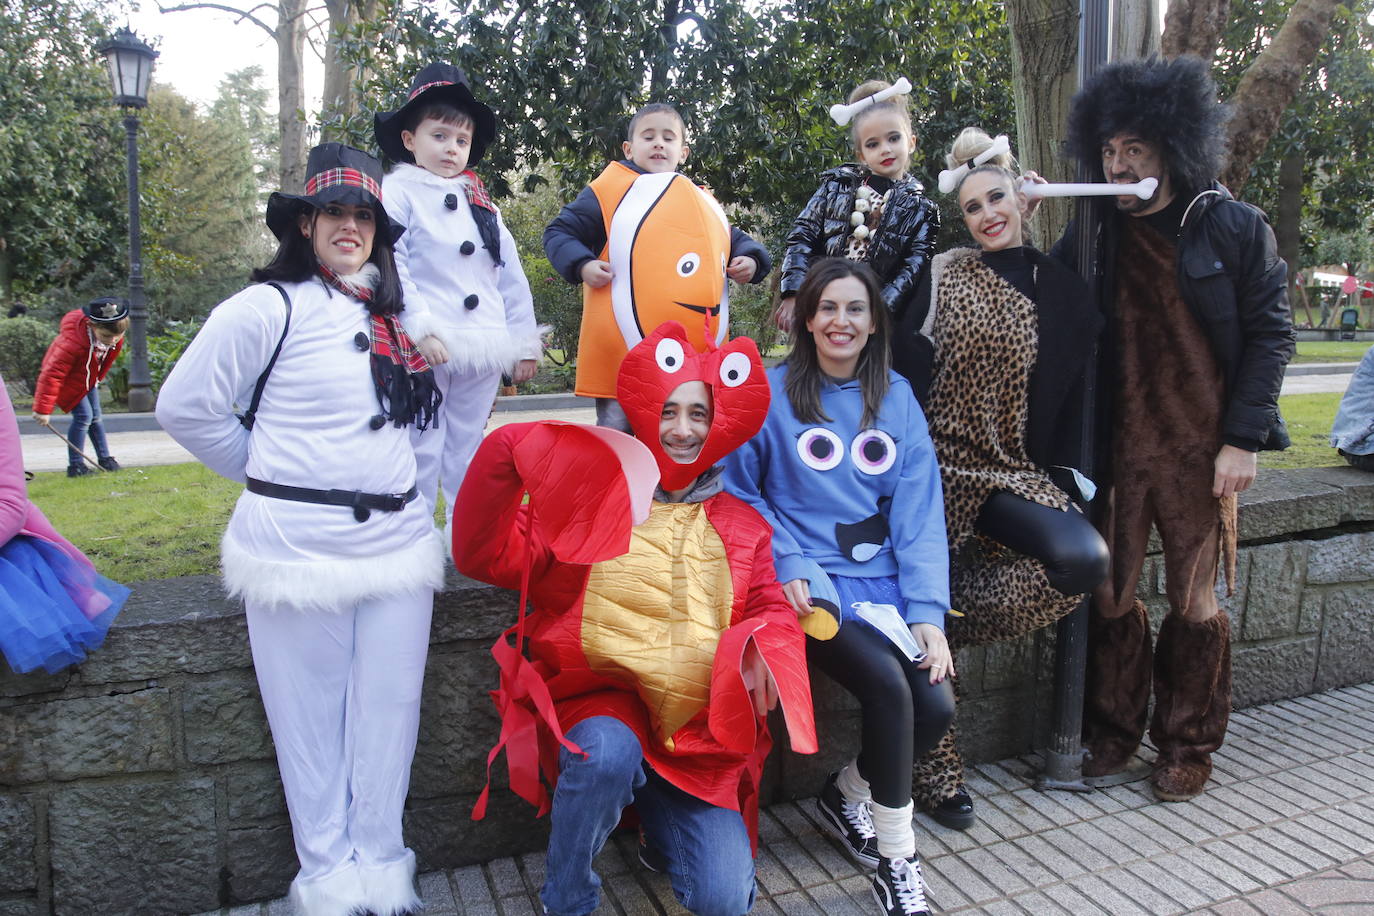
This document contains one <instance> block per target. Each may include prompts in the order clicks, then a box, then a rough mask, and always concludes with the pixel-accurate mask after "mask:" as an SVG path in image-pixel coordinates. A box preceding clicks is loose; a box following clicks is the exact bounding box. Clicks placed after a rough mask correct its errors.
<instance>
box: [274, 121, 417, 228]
mask: <svg viewBox="0 0 1374 916" xmlns="http://www.w3.org/2000/svg"><path fill="white" fill-rule="evenodd" d="M305 173H306V175H308V176H309V177H308V178H306V180H305V193H304V194H283V193H282V192H281V191H273V192H272V196H271V197H269V198H267V228H268V229H271V230H272V234H273V235H275V236H276V237H277V239H278V241H280V240H281V238H282V237H283V236H284V235H285V234H286V233H287V232H290V231H292V230H293V229H294V228H295V226H296V216H297V215H298V214H300V213H302V212H304V211H305V208H306V207H307V206H309V207H313V208H315V209H317V210H318V209H321V208H323V207H324V206H325V204H353V205H354V206H358V207H371V208H372V212H373V214H374V215H375V218H376V221H377V231H378V232H380V233H382V234H383V235H385V236H386V238H387V239H388V240H389V241H391V242H395V241H396V239H398V238H400V236H401V233H402V232H405V231H406V227H405V226H402V225H401V224H400V223H395V222H392V221H391V218H390V217H388V216H387V213H386V209H385V208H383V206H382V164H381V163H380V162H378V161H377V159H376V157H374V156H371V155H369V154H368V153H365V152H363V151H362V150H360V149H354V148H353V147H351V146H345V145H344V144H342V143H321V144H320V145H319V146H317V147H315V148H314V149H312V150H311V151H310V158H309V159H308V160H307V161H306V164H305Z"/></svg>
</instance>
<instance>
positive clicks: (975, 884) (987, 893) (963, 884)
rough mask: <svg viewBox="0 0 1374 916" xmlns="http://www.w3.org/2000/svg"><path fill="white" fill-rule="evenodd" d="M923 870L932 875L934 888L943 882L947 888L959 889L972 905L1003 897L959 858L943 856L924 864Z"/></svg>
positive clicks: (922, 864)
mask: <svg viewBox="0 0 1374 916" xmlns="http://www.w3.org/2000/svg"><path fill="white" fill-rule="evenodd" d="M921 869H922V871H930V872H931V873H932V875H933V877H932V879H931V882H930V883H931V886H932V887H935V886H936V882H937V881H943V882H944V884H945V885H946V887H947V888H954V889H957V891H958V894H959V896H961V897H963V898H965V899H966V900H968V901H969V902H970V903H987V902H988V901H989V900H996V899H997V898H998V897H999V896H1001V895H1000V894H998V892H997V891H996V890H995V889H994V888H993V887H992V886H991V885H990V884H988V883H987V882H986V881H984V880H983V879H982V877H981V876H979V875H978V874H977V873H976V872H975V871H974V870H973V869H972V868H970V867H969V866H968V865H967V864H966V863H965V862H963V861H962V860H961V858H960V857H959V856H941V857H940V858H938V859H933V860H931V861H928V862H923V863H921Z"/></svg>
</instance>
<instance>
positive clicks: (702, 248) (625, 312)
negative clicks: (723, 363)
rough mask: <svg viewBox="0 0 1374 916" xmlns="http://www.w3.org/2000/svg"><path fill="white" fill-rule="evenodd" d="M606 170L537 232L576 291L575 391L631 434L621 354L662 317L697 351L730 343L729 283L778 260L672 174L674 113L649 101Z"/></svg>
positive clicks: (677, 159)
mask: <svg viewBox="0 0 1374 916" xmlns="http://www.w3.org/2000/svg"><path fill="white" fill-rule="evenodd" d="M622 148H623V150H624V153H625V158H624V159H622V160H620V161H618V162H612V163H611V164H610V165H608V166H606V168H605V170H604V171H603V172H602V173H601V174H600V175H599V176H597V177H596V178H595V179H594V180H593V181H592V183H591V184H590V185H588V186H587V187H586V188H584V189H583V190H582V193H581V194H579V195H578V196H577V198H576V199H575V200H574V201H573V202H572V203H570V204H568V205H567V206H565V207H564V208H563V209H562V210H561V211H560V212H559V214H558V216H557V217H556V218H555V219H554V220H553V222H551V223H549V226H548V228H547V229H545V230H544V251H545V253H546V254H548V257H549V263H551V264H552V265H553V267H554V269H555V270H557V271H558V272H559V273H560V274H561V275H562V276H563V278H564V279H566V280H567V281H568V282H569V283H582V284H583V306H582V333H581V337H580V340H579V343H578V356H577V385H576V391H577V393H578V394H580V395H583V396H584V397H592V398H595V399H596V421H597V423H598V424H599V425H601V426H613V427H615V428H617V429H620V430H622V431H623V432H629V423H628V421H627V420H626V419H625V413H624V411H622V410H621V409H620V407H619V405H618V404H617V403H616V400H615V386H616V373H617V371H618V370H619V369H620V361H621V360H622V359H624V358H625V354H626V352H627V351H628V350H629V348H630V347H633V346H634V345H635V344H637V343H638V342H639V341H641V340H643V339H644V338H645V337H647V336H648V335H649V334H652V333H653V331H654V329H655V328H657V327H658V326H659V325H660V324H662V323H663V322H665V321H678V322H681V323H682V324H683V326H684V327H686V328H687V331H688V336H689V338H690V340H691V343H692V345H693V346H694V347H695V348H696V349H697V350H698V351H702V350H705V349H706V338H707V336H708V335H709V336H710V338H711V342H712V343H721V342H723V341H724V340H726V337H727V331H728V328H729V324H730V304H729V291H728V289H727V284H726V282H725V280H726V278H727V277H728V278H729V279H731V280H734V281H735V282H736V283H757V282H759V281H760V280H762V279H763V278H764V277H765V276H767V274H768V271H769V270H770V269H771V268H772V266H773V262H772V260H771V259H770V258H769V257H768V252H767V250H765V249H764V247H763V246H762V245H760V244H759V243H758V242H757V241H755V240H754V239H752V238H750V237H749V236H748V235H746V234H745V233H744V232H742V231H740V230H739V229H736V228H734V227H732V226H731V225H730V224H729V221H728V220H727V219H726V216H725V212H724V211H723V210H722V209H721V207H720V205H719V204H718V203H716V200H715V198H714V197H712V196H711V194H710V193H709V192H708V191H706V190H705V189H704V188H700V187H698V186H697V185H695V184H693V183H692V182H691V181H690V180H689V179H687V178H686V177H685V176H683V175H681V174H680V173H678V171H677V168H678V166H679V165H680V164H681V163H682V161H683V160H684V159H686V158H687V152H688V147H687V140H686V125H685V123H684V122H683V119H682V116H681V115H680V114H679V113H678V112H677V110H676V109H675V108H673V107H672V106H671V105H666V104H663V103H661V102H656V103H653V104H650V105H645V106H644V107H643V108H641V109H639V111H637V112H635V115H634V117H632V118H631V119H630V127H629V131H628V134H627V136H626V139H625V142H624V144H622Z"/></svg>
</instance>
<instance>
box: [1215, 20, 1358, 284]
mask: <svg viewBox="0 0 1374 916" xmlns="http://www.w3.org/2000/svg"><path fill="white" fill-rule="evenodd" d="M1292 6H1293V0H1278V2H1274V3H1242V4H1232V5H1231V10H1230V17H1231V18H1230V21H1229V23H1228V26H1227V30H1226V33H1225V35H1224V37H1223V39H1222V47H1221V49H1220V50H1219V51H1218V54H1217V60H1216V65H1215V67H1214V74H1215V76H1216V78H1217V82H1218V84H1219V85H1220V87H1221V89H1222V95H1223V96H1226V95H1229V94H1230V93H1231V92H1233V91H1234V90H1235V87H1236V85H1237V84H1238V83H1239V81H1240V77H1241V75H1242V74H1243V73H1244V70H1245V68H1246V67H1247V66H1249V64H1250V63H1251V62H1253V60H1254V58H1255V57H1256V56H1257V55H1258V54H1259V53H1260V52H1261V51H1262V50H1263V49H1264V48H1265V47H1266V46H1267V45H1268V43H1269V42H1270V41H1271V40H1272V39H1273V37H1274V35H1275V34H1277V32H1278V29H1279V27H1280V26H1282V25H1283V23H1284V20H1285V19H1286V18H1287V16H1288V13H1289V11H1290V9H1291V8H1292ZM1371 19H1374V0H1353V2H1350V3H1349V4H1347V5H1346V6H1343V7H1341V8H1340V9H1338V10H1337V12H1336V16H1335V18H1334V19H1333V20H1332V27H1331V32H1330V34H1329V35H1328V36H1327V39H1326V43H1325V44H1324V45H1323V47H1322V48H1321V50H1320V51H1319V52H1318V53H1317V57H1316V60H1315V61H1314V63H1313V65H1312V66H1311V67H1310V68H1308V72H1307V77H1306V79H1305V80H1304V82H1303V85H1302V88H1301V90H1300V91H1299V92H1298V95H1297V97H1296V98H1295V99H1294V100H1293V103H1292V104H1291V105H1290V106H1289V107H1288V109H1287V110H1286V111H1285V112H1284V114H1283V118H1282V120H1281V121H1280V124H1279V128H1278V131H1277V132H1276V133H1275V134H1274V137H1273V139H1272V140H1271V141H1270V143H1269V145H1268V147H1266V149H1265V151H1264V154H1263V155H1262V156H1261V157H1260V158H1259V159H1258V160H1257V161H1256V163H1255V165H1254V168H1253V169H1252V171H1251V175H1250V180H1249V181H1248V182H1247V183H1246V186H1245V198H1246V199H1247V200H1250V201H1252V202H1254V203H1256V204H1258V205H1259V206H1261V207H1263V208H1264V209H1265V210H1267V211H1268V212H1269V213H1270V215H1271V216H1272V215H1274V214H1275V213H1276V210H1277V198H1278V189H1279V163H1280V161H1281V160H1282V159H1283V158H1284V157H1285V156H1286V155H1287V154H1289V153H1290V152H1296V153H1298V154H1300V155H1301V157H1302V159H1303V163H1304V165H1303V183H1304V192H1303V218H1302V222H1301V226H1302V253H1303V257H1304V261H1305V262H1306V263H1316V264H1323V263H1331V261H1332V260H1333V259H1332V258H1330V257H1329V256H1328V255H1327V254H1324V253H1322V252H1320V251H1319V250H1318V249H1319V248H1320V247H1321V246H1322V245H1323V242H1324V240H1325V239H1326V238H1327V237H1328V236H1337V235H1340V236H1346V237H1348V238H1352V237H1353V238H1352V240H1354V238H1359V239H1363V240H1364V241H1365V242H1367V240H1368V237H1369V236H1370V235H1371V234H1374V217H1372V216H1371V214H1374V21H1371ZM1347 247H1349V246H1347ZM1334 260H1338V261H1340V262H1345V261H1347V260H1353V261H1355V262H1357V263H1363V264H1369V263H1370V260H1369V258H1367V257H1355V258H1345V257H1341V258H1338V259H1334Z"/></svg>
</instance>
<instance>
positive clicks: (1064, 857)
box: [1012, 835, 1087, 879]
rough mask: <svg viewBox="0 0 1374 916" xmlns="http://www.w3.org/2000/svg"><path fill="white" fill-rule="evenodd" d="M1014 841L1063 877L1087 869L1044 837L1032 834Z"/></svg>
mask: <svg viewBox="0 0 1374 916" xmlns="http://www.w3.org/2000/svg"><path fill="white" fill-rule="evenodd" d="M1012 842H1013V845H1014V846H1016V847H1017V848H1019V849H1020V850H1021V851H1023V852H1024V853H1025V854H1026V855H1027V856H1030V858H1032V859H1034V860H1035V861H1036V862H1039V863H1040V864H1041V866H1043V867H1044V868H1045V869H1046V870H1048V871H1050V872H1053V873H1054V874H1055V875H1057V876H1058V877H1059V878H1061V879H1065V878H1073V877H1076V876H1078V875H1081V874H1083V872H1085V871H1086V870H1087V869H1085V868H1084V867H1083V866H1082V865H1080V864H1079V863H1078V862H1076V861H1075V860H1074V859H1073V858H1072V857H1071V856H1069V855H1068V854H1066V853H1065V852H1064V851H1063V850H1062V849H1060V848H1059V847H1058V846H1055V845H1054V844H1052V843H1049V842H1047V841H1046V840H1045V838H1044V837H1041V836H1035V835H1031V836H1025V837H1021V838H1020V839H1018V840H1014V841H1012Z"/></svg>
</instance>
